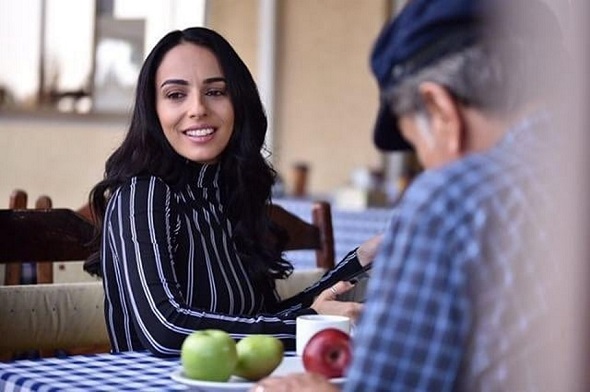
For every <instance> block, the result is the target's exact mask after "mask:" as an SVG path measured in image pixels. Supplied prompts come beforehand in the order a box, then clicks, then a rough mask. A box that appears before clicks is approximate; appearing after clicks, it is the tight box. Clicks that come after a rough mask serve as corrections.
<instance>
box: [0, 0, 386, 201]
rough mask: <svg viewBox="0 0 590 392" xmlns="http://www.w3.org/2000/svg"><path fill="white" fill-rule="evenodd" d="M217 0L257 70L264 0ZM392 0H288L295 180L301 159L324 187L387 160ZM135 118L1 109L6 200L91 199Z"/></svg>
mask: <svg viewBox="0 0 590 392" xmlns="http://www.w3.org/2000/svg"><path fill="white" fill-rule="evenodd" d="M208 4H209V5H208V14H207V18H206V20H207V24H208V25H209V26H211V27H212V28H214V29H216V30H218V31H220V32H221V33H222V34H224V35H225V36H226V37H227V38H228V40H229V41H230V42H231V43H232V44H233V45H234V46H235V48H236V50H237V51H238V53H240V55H241V56H242V57H243V59H244V60H245V62H246V63H247V64H248V66H249V67H250V69H251V70H252V72H253V73H254V75H255V76H256V70H257V63H256V61H257V33H258V32H257V28H256V26H257V23H258V0H215V1H210V2H209V3H208ZM389 9H390V1H387V0H365V1H363V2H362V3H359V2H358V1H356V0H322V1H317V0H282V1H278V9H277V14H278V15H277V16H278V37H277V56H278V63H277V67H278V70H277V92H276V98H277V105H276V113H275V120H276V135H275V140H274V142H275V145H276V149H275V151H273V160H274V164H275V166H276V168H277V169H278V170H279V172H280V173H281V174H282V175H283V176H284V177H285V179H286V181H287V183H288V184H290V183H291V172H290V169H291V166H292V165H293V164H294V163H295V162H299V161H305V162H308V163H309V164H310V165H311V172H310V177H309V188H308V189H309V190H310V191H311V192H312V193H314V194H318V193H327V192H330V191H332V190H333V189H334V188H336V187H339V186H342V185H344V184H345V183H346V182H347V180H348V177H349V174H350V172H351V170H352V169H354V168H355V167H357V166H377V165H380V164H381V159H382V156H381V154H379V153H378V152H377V151H376V150H375V148H374V147H373V145H372V142H371V132H372V126H373V121H374V118H375V114H376V110H377V88H376V85H375V84H374V82H373V80H372V78H371V76H370V73H369V68H368V56H369V52H370V48H371V44H372V41H373V39H374V38H375V36H376V34H377V32H378V30H379V28H380V27H381V25H382V24H383V23H384V21H385V20H386V18H387V15H389ZM126 121H127V120H126V119H121V120H119V121H112V120H109V121H107V120H106V119H101V118H91V119H88V120H84V121H75V120H66V119H64V118H62V117H60V116H45V115H43V116H40V117H38V118H23V117H18V116H17V117H8V116H6V114H5V113H0V152H1V155H0V167H1V168H2V170H1V172H0V206H2V205H5V206H6V205H7V203H8V198H9V195H10V192H12V190H13V189H15V188H18V187H20V188H24V189H25V190H27V191H28V192H29V194H30V197H31V199H34V198H36V197H37V196H39V195H40V194H42V193H45V194H48V195H50V196H51V197H52V198H53V200H54V204H55V206H57V207H71V208H76V207H78V206H79V205H81V204H83V203H84V202H86V200H87V196H88V192H89V190H90V188H91V187H92V185H94V183H95V182H96V181H98V180H99V179H100V178H101V177H102V172H103V169H104V162H105V160H106V158H107V157H108V155H109V154H110V152H111V151H112V150H113V149H114V148H115V147H116V146H117V144H118V143H119V141H120V140H121V137H122V135H123V132H124V130H125V129H126V125H127V124H126Z"/></svg>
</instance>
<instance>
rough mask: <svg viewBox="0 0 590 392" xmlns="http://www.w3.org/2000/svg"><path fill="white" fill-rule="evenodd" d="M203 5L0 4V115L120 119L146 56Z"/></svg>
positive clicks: (42, 0)
mask: <svg viewBox="0 0 590 392" xmlns="http://www.w3.org/2000/svg"><path fill="white" fill-rule="evenodd" d="M205 3H206V0H76V1H71V0H27V1H10V0H0V50H1V51H2V56H1V57H0V108H1V109H6V110H15V111H23V110H24V111H59V112H75V113H90V112H101V113H117V112H119V113H121V112H126V111H127V110H128V109H129V108H130V106H131V102H132V97H133V91H134V88H135V82H136V78H137V74H138V72H139V68H140V66H141V63H142V61H143V59H144V57H145V55H146V54H147V51H149V49H150V48H151V47H152V46H153V45H154V44H155V42H156V41H157V40H158V39H159V38H160V37H161V36H162V35H164V34H165V33H166V32H167V31H169V30H172V29H175V28H185V27H188V26H198V25H203V24H204V17H205Z"/></svg>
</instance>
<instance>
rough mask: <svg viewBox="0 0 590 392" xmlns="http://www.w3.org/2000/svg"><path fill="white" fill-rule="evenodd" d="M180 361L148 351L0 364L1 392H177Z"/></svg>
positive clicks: (181, 386)
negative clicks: (176, 378)
mask: <svg viewBox="0 0 590 392" xmlns="http://www.w3.org/2000/svg"><path fill="white" fill-rule="evenodd" d="M179 367H180V359H179V358H157V357H154V356H153V355H151V354H149V353H147V352H126V353H121V354H96V355H76V356H71V357H66V358H45V359H38V360H19V361H14V362H7V363H0V391H44V392H50V391H68V392H69V391H85V392H86V391H178V390H185V389H187V388H186V386H185V385H183V384H179V383H178V382H176V381H174V380H172V379H171V378H170V375H171V374H172V373H173V372H174V371H175V370H177V369H178V368H179Z"/></svg>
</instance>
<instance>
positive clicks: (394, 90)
mask: <svg viewBox="0 0 590 392" xmlns="http://www.w3.org/2000/svg"><path fill="white" fill-rule="evenodd" d="M504 7H507V8H506V11H509V12H506V13H504V12H502V11H503V10H504V9H505V8H504ZM525 15H534V17H533V19H536V20H533V21H530V20H527V18H525V17H524V16H525ZM507 16H509V17H507ZM539 18H540V20H539ZM544 22H546V23H544ZM536 26H542V27H536ZM541 29H544V30H541ZM538 35H540V36H542V37H543V38H540V37H538ZM558 36H559V31H558V28H557V24H556V21H555V20H553V19H552V18H551V14H550V12H549V10H548V9H547V8H546V6H544V5H543V4H540V3H539V0H515V1H507V0H410V1H409V2H408V4H407V5H406V6H405V7H404V9H403V10H402V11H401V13H400V14H399V15H398V16H397V17H396V18H395V19H394V20H393V21H391V22H390V23H389V24H388V25H386V26H385V28H384V29H383V30H382V32H381V34H380V36H379V38H378V40H377V41H376V43H375V47H374V49H373V53H372V56H371V66H372V69H373V73H374V75H375V77H376V79H377V81H378V83H379V89H380V94H381V108H380V111H379V117H378V120H377V125H376V128H375V143H376V145H377V147H379V148H380V149H382V150H386V151H392V150H406V149H409V148H411V147H414V148H415V149H416V150H417V152H418V155H419V158H420V160H421V161H422V163H423V164H424V165H425V166H426V167H432V166H437V165H440V164H444V163H445V162H448V161H450V160H453V159H455V158H458V157H460V156H462V155H464V154H465V153H467V152H469V151H477V150H481V149H485V148H489V147H490V146H491V145H493V144H495V142H496V141H497V140H498V139H499V138H500V137H501V134H500V133H498V130H496V129H495V127H493V126H491V125H494V124H491V123H490V122H489V121H484V120H489V119H490V118H493V119H494V118H495V119H499V118H503V117H509V116H510V115H513V114H515V113H517V112H519V111H520V110H521V109H522V108H523V107H525V106H526V105H527V103H529V102H530V101H531V97H532V95H531V94H535V93H536V91H533V90H531V89H529V87H530V86H535V88H539V86H540V85H542V83H537V82H538V81H539V79H538V78H537V79H532V78H531V79H529V78H528V77H529V76H530V75H529V74H530V69H531V65H532V64H531V63H527V61H530V59H531V58H533V59H535V61H539V57H538V56H539V55H540V53H541V52H542V51H543V50H540V48H543V47H544V46H543V45H545V46H547V42H548V39H547V37H550V38H551V39H552V40H553V41H555V39H556V38H557V37H558ZM543 41H544V42H545V43H544V44H543ZM535 42H538V43H540V44H539V45H536V44H535ZM549 46H552V45H549ZM535 66H536V65H535ZM535 66H533V68H535ZM533 80H534V82H532V81H533ZM531 82H532V83H531ZM493 122H494V121H492V123H493ZM475 124H477V125H478V127H477V129H476V130H477V132H476V133H473V132H471V131H472V129H471V128H473V125H475ZM497 125H499V124H497ZM400 128H401V132H400ZM500 128H502V127H501V126H500ZM483 130H486V132H487V133H484V132H483Z"/></svg>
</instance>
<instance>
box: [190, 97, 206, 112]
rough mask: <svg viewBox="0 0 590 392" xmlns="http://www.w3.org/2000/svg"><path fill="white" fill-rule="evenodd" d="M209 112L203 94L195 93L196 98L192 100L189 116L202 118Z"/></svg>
mask: <svg viewBox="0 0 590 392" xmlns="http://www.w3.org/2000/svg"><path fill="white" fill-rule="evenodd" d="M206 114H207V105H206V103H205V100H204V97H203V96H202V95H201V94H195V95H194V98H193V99H192V100H191V101H190V108H189V117H191V118H194V117H196V118H200V117H203V116H205V115H206Z"/></svg>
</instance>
